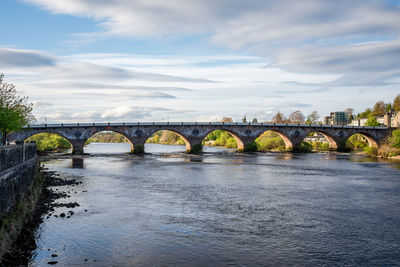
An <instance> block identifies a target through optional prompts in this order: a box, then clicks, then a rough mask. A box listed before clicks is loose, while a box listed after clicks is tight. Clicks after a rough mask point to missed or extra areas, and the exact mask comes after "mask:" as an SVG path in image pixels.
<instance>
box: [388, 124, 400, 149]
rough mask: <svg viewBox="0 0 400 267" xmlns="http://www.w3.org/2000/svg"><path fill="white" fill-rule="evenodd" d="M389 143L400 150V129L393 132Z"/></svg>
mask: <svg viewBox="0 0 400 267" xmlns="http://www.w3.org/2000/svg"><path fill="white" fill-rule="evenodd" d="M389 143H390V145H391V146H392V147H395V148H400V129H396V130H394V131H393V132H392V136H391V137H390V138H389Z"/></svg>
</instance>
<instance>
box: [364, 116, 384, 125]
mask: <svg viewBox="0 0 400 267" xmlns="http://www.w3.org/2000/svg"><path fill="white" fill-rule="evenodd" d="M365 126H381V124H380V123H379V122H378V120H377V119H376V117H374V116H369V117H368V120H367V122H366V123H365Z"/></svg>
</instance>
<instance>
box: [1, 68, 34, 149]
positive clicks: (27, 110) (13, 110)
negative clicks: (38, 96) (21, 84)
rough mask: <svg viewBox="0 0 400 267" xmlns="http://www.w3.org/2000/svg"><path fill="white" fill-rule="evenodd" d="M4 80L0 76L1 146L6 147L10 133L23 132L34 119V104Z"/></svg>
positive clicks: (2, 76)
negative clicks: (18, 93)
mask: <svg viewBox="0 0 400 267" xmlns="http://www.w3.org/2000/svg"><path fill="white" fill-rule="evenodd" d="M3 78H4V75H3V74H0V133H1V136H2V139H1V144H2V145H5V144H6V140H7V136H8V135H9V134H10V133H12V132H14V131H18V130H21V129H22V127H23V126H24V125H26V124H27V123H28V122H29V121H32V120H34V117H33V115H32V106H33V104H32V103H30V102H28V97H20V96H18V95H17V90H16V89H15V86H14V85H13V84H10V83H5V82H3Z"/></svg>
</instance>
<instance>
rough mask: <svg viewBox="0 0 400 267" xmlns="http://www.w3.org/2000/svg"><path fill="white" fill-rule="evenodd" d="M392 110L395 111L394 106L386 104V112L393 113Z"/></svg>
mask: <svg viewBox="0 0 400 267" xmlns="http://www.w3.org/2000/svg"><path fill="white" fill-rule="evenodd" d="M392 109H393V107H392V104H390V103H388V104H386V107H385V111H386V112H391V111H392Z"/></svg>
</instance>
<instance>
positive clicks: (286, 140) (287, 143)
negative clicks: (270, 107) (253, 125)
mask: <svg viewBox="0 0 400 267" xmlns="http://www.w3.org/2000/svg"><path fill="white" fill-rule="evenodd" d="M267 132H272V133H275V134H277V135H278V136H279V137H280V138H282V140H283V142H284V143H285V150H292V149H293V142H292V140H291V139H290V137H289V136H287V135H286V134H285V133H283V132H281V131H277V130H271V129H267V130H265V131H263V132H262V133H260V134H259V135H258V136H257V138H256V139H255V140H257V139H258V138H260V137H261V136H262V135H263V134H265V133H267Z"/></svg>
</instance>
